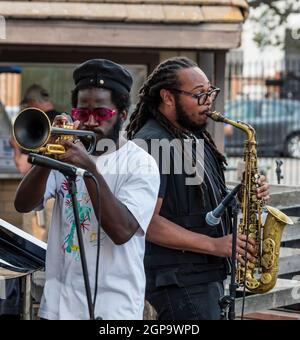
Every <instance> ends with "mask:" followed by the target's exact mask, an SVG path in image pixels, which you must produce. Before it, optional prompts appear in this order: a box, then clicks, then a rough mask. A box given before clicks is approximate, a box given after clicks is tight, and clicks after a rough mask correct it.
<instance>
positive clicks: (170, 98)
mask: <svg viewBox="0 0 300 340" xmlns="http://www.w3.org/2000/svg"><path fill="white" fill-rule="evenodd" d="M159 93H160V97H161V100H162V102H163V103H164V104H166V105H168V106H173V105H174V103H175V100H174V95H173V94H172V93H171V92H170V91H169V90H166V89H161V90H160V92H159Z"/></svg>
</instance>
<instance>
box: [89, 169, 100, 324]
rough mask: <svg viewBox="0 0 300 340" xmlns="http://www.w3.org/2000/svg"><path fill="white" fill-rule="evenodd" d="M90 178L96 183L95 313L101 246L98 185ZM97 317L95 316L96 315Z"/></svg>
mask: <svg viewBox="0 0 300 340" xmlns="http://www.w3.org/2000/svg"><path fill="white" fill-rule="evenodd" d="M91 179H92V180H93V181H94V183H95V185H96V195H97V199H96V201H97V203H98V205H97V206H98V209H99V210H98V227H97V229H98V237H97V255H96V256H97V257H96V271H95V289H94V300H93V310H94V313H95V308H96V300H97V292H98V276H99V261H100V248H101V227H102V225H101V200H100V186H99V182H98V180H97V178H96V177H95V176H94V175H92V176H91ZM96 319H97V317H96Z"/></svg>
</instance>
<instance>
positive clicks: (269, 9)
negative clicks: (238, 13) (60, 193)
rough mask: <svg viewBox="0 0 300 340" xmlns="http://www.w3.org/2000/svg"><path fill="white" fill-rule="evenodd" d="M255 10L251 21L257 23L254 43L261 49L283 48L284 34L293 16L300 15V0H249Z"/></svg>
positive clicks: (251, 14) (251, 13)
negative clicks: (270, 47)
mask: <svg viewBox="0 0 300 340" xmlns="http://www.w3.org/2000/svg"><path fill="white" fill-rule="evenodd" d="M248 2H249V5H250V7H251V8H253V9H254V10H253V11H251V12H250V20H252V21H254V22H255V23H256V25H255V29H254V41H255V42H256V43H257V45H258V46H259V47H260V48H265V47H267V46H280V47H283V41H284V32H285V30H286V28H287V24H288V19H289V17H290V16H291V14H299V13H300V0H252V1H251V0H249V1H248ZM299 16H300V14H299Z"/></svg>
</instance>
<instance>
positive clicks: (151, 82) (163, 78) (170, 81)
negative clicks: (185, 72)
mask: <svg viewBox="0 0 300 340" xmlns="http://www.w3.org/2000/svg"><path fill="white" fill-rule="evenodd" d="M192 67H197V64H195V63H194V62H193V61H192V60H190V59H188V58H185V57H175V58H170V59H167V60H166V61H164V62H162V63H160V64H159V65H158V66H157V67H156V68H155V70H154V71H153V72H152V73H151V74H150V76H149V77H148V79H147V80H146V82H145V83H144V85H143V86H142V88H141V89H140V91H139V97H140V98H139V101H138V103H137V105H136V108H135V110H134V111H133V113H132V114H131V117H130V122H129V124H128V126H127V136H128V138H129V139H132V138H133V137H134V135H135V134H136V133H137V132H138V131H139V130H140V129H141V128H142V127H143V126H144V124H145V123H146V121H147V120H148V119H149V118H151V117H155V113H156V112H158V107H159V105H160V104H161V102H162V99H161V96H160V90H161V89H169V88H172V87H177V86H178V85H179V84H178V79H177V71H179V70H181V69H186V68H192Z"/></svg>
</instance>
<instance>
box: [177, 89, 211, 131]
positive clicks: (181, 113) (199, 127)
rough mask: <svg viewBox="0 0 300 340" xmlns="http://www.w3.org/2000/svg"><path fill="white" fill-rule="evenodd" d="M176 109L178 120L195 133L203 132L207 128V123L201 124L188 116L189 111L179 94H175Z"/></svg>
mask: <svg viewBox="0 0 300 340" xmlns="http://www.w3.org/2000/svg"><path fill="white" fill-rule="evenodd" d="M175 109H176V119H177V122H178V123H179V124H180V125H181V126H182V127H183V128H184V129H187V130H189V131H191V132H193V133H196V132H202V131H204V130H205V129H206V126H207V123H205V124H199V123H195V122H193V121H192V120H191V119H190V117H189V116H188V114H187V112H186V111H185V110H184V109H183V107H182V105H181V104H180V101H179V96H178V95H175Z"/></svg>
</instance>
